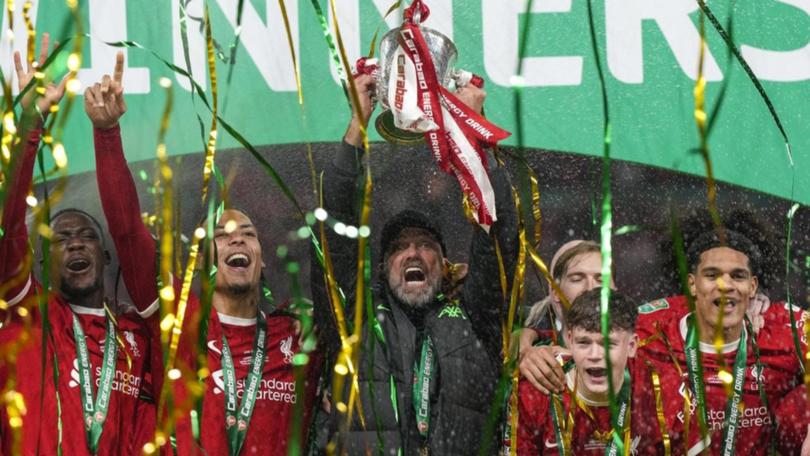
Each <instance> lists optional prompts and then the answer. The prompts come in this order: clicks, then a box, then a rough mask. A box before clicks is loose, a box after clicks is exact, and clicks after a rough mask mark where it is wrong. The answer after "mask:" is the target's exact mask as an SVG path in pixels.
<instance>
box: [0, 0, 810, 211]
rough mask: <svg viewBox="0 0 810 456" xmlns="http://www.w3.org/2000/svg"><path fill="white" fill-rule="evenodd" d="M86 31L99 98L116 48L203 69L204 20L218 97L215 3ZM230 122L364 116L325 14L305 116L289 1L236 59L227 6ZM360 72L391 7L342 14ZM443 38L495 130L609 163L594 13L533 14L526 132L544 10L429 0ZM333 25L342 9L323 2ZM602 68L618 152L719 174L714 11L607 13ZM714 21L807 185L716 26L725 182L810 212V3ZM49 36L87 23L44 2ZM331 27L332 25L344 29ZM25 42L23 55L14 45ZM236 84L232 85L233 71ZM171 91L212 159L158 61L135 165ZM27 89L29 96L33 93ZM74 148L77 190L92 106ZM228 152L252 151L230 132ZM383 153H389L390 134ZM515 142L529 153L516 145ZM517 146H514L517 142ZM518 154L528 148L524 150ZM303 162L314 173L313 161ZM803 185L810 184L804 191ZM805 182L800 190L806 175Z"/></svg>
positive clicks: (139, 115)
mask: <svg viewBox="0 0 810 456" xmlns="http://www.w3.org/2000/svg"><path fill="white" fill-rule="evenodd" d="M24 3H25V2H24V1H23V0H16V1H15V2H14V6H15V8H16V11H15V14H14V15H13V19H14V20H13V33H12V32H10V31H9V29H10V24H9V17H8V14H7V13H6V12H5V11H3V23H2V24H3V25H2V28H3V32H4V33H3V34H2V44H1V45H0V62H2V66H3V71H4V73H5V74H6V75H7V76H8V75H10V74H11V73H12V68H13V64H12V59H11V52H12V50H13V49H19V50H21V51H22V52H23V53H24V52H25V23H24V22H23V19H22V8H23V5H24ZM81 3H82V4H81V11H82V17H83V21H84V27H85V30H86V31H89V33H90V34H91V35H92V36H93V37H94V39H91V40H86V42H85V47H84V61H83V69H82V70H81V73H80V75H79V77H80V80H81V82H82V83H83V84H84V85H85V86H86V85H87V84H91V83H93V82H95V81H97V80H99V79H100V78H101V76H102V75H103V74H104V73H106V72H111V70H112V65H113V59H114V53H115V51H116V50H115V49H113V48H110V47H108V46H106V45H105V44H104V43H103V41H120V40H132V41H136V42H138V43H140V44H142V45H143V46H145V47H147V48H149V49H151V50H153V51H155V52H156V53H157V54H159V55H161V56H163V57H164V58H165V59H166V60H168V61H171V62H173V63H175V64H177V65H178V66H181V67H185V66H186V64H185V58H184V53H183V46H182V40H181V32H180V25H179V20H178V19H177V18H178V7H179V6H180V4H181V3H182V4H183V5H185V6H186V8H187V12H188V15H189V22H188V39H189V51H190V52H189V57H190V62H191V70H192V72H193V74H194V75H195V78H196V80H197V82H198V83H199V84H200V85H202V86H203V87H205V88H206V90H208V91H209V94H210V88H211V86H210V83H209V82H208V77H207V67H206V53H205V39H204V32H203V28H202V17H203V5H204V3H203V2H202V1H200V0H191V1H188V0H162V1H142V0H137V1H136V0H129V1H126V0H88V1H86V2H81ZM207 3H208V6H209V8H210V13H211V18H212V27H213V34H214V38H215V40H216V44H217V46H218V49H219V51H220V54H221V56H220V58H219V59H218V60H217V74H218V77H219V101H220V108H221V115H222V116H223V118H225V119H226V120H227V121H228V122H229V123H230V124H231V125H233V126H235V127H236V128H237V129H238V130H239V131H240V132H241V133H242V134H243V135H244V136H245V138H247V139H248V140H249V141H250V142H251V143H253V144H255V145H268V144H283V143H303V142H320V141H330V142H331V141H338V140H339V138H340V136H341V133H342V131H343V129H344V128H345V125H346V123H347V120H348V117H349V109H348V106H347V103H346V101H345V97H344V94H343V92H342V89H341V87H340V85H339V84H338V82H336V81H337V79H336V76H335V72H334V69H333V68H332V67H331V59H330V57H329V53H328V48H327V46H326V42H325V40H324V36H323V33H322V30H321V28H320V25H319V22H318V19H317V16H316V14H315V11H314V9H313V7H312V4H311V2H310V1H308V0H299V1H295V0H286V2H285V4H286V7H287V10H288V13H289V19H290V23H291V28H292V36H293V40H294V42H295V49H296V51H297V54H298V58H299V61H300V63H301V77H302V82H303V93H304V102H305V104H304V109H303V115H302V110H301V109H300V108H299V106H298V103H297V94H296V84H295V78H294V71H293V64H292V59H291V57H290V52H289V46H288V42H287V37H286V32H285V29H284V23H283V20H282V17H281V13H280V9H279V2H278V1H275V0H264V1H260V0H245V2H244V10H243V17H242V26H241V34H240V44H239V45H238V47H237V51H236V53H235V59H233V60H231V59H230V57H231V55H232V54H231V52H230V46H231V45H232V43H233V42H234V35H235V32H234V30H235V26H236V21H237V19H236V18H237V7H238V4H239V0H210V1H209V2H207ZM335 3H336V5H337V14H338V19H339V21H340V27H341V32H342V33H343V39H344V41H345V43H346V47H347V52H348V54H349V58H350V59H351V60H352V61H353V60H354V59H356V58H357V57H359V56H360V55H362V54H364V53H365V52H367V50H368V48H369V45H370V40H371V37H372V35H373V33H374V30H375V29H376V28H377V27H378V26H379V25H381V24H382V30H383V31H385V30H387V29H388V28H390V27H395V26H397V25H398V23H399V22H400V21H401V15H400V12H395V13H394V14H392V15H391V16H390V17H389V18H388V20H387V22H382V14H383V13H384V12H385V11H386V10H387V9H388V7H389V6H390V1H388V0H336V1H335ZM427 3H428V5H429V6H430V7H431V9H432V14H431V17H430V18H429V19H428V21H427V22H426V24H425V25H427V26H430V27H433V28H436V29H438V30H440V31H441V32H443V33H444V34H446V35H448V36H450V37H451V38H452V39H453V40H454V41H455V43H456V45H457V47H458V50H459V62H458V66H459V67H460V68H463V69H467V70H470V71H473V72H475V73H478V74H480V75H482V76H484V77H485V79H486V81H487V87H486V90H487V92H488V99H487V106H486V110H487V115H488V117H489V118H491V119H493V120H494V121H495V122H496V123H498V124H500V125H501V126H503V127H505V128H506V129H509V130H510V131H515V129H516V126H517V122H520V123H521V124H522V126H523V131H524V141H525V145H526V146H528V147H532V148H543V149H550V150H559V151H569V152H576V153H581V154H589V155H599V154H601V150H602V146H601V144H602V133H601V132H602V126H601V119H602V114H601V113H602V105H601V96H600V89H599V84H598V79H597V74H596V67H595V63H594V59H593V57H592V52H591V47H590V46H591V44H590V35H589V27H588V20H587V12H586V2H585V0H579V1H574V0H543V1H535V2H533V6H532V11H531V12H530V14H531V17H530V21H529V22H528V23H529V24H530V25H529V28H528V31H527V32H528V33H529V35H528V42H527V47H526V54H525V60H524V62H523V69H524V71H523V81H522V82H523V85H524V90H523V97H522V102H523V109H522V112H523V117H522V118H520V119H517V118H515V114H514V110H513V103H514V102H513V96H514V91H513V89H512V83H513V82H515V78H514V77H513V75H514V73H515V71H516V68H517V59H518V36H519V33H521V32H526V30H522V29H521V27H522V24H523V18H524V12H525V9H526V1H521V0H515V1H513V0H481V1H460V0H457V1H452V0H429V1H428V2H427ZM320 4H321V7H322V8H323V10H324V11H325V12H327V13H328V11H329V7H328V6H329V5H328V3H327V2H326V1H324V0H320ZM594 7H595V14H596V31H597V40H598V43H599V52H600V54H601V57H602V59H603V62H604V63H605V68H606V78H607V92H608V97H609V101H610V115H611V119H612V121H613V132H612V140H613V142H612V151H613V154H614V157H615V158H618V159H623V160H630V161H634V162H640V163H645V164H650V165H655V166H660V167H664V168H669V169H674V170H679V171H685V172H689V173H694V174H703V173H704V168H703V164H702V161H701V160H700V156H699V155H698V154H697V153H695V150H696V148H697V147H698V144H699V139H698V134H697V130H696V127H695V122H694V114H693V112H694V97H693V88H694V84H695V78H696V76H697V68H698V52H699V40H700V35H699V29H698V14H699V9H698V5H697V3H696V1H695V0H598V1H594ZM710 7H711V8H712V9H713V11H714V12H715V13H716V15H717V16H718V18H719V19H720V21H721V22H722V23H724V24H728V21H729V18H730V17H731V18H732V19H733V22H732V23H733V39H734V42H735V43H736V45H737V46H738V47H739V48H740V50H741V52H742V55H743V56H744V57H745V59H746V60H747V61H748V63H749V64H750V66H751V68H752V69H753V71H754V73H755V74H756V75H757V77H758V78H759V79H760V80H761V81H762V84H763V85H764V87H765V89H766V90H767V93H768V94H769V96H770V97H771V99H772V100H773V104H774V106H775V108H776V110H777V112H778V114H779V116H780V118H781V120H782V122H783V124H784V127H785V130H786V132H787V134H788V135H789V137H790V140H791V144H792V147H793V155H794V160H795V167H794V168H791V167H790V164H789V161H788V156H787V153H786V150H785V144H784V141H783V140H782V137H781V136H780V134H779V131H778V130H777V128H776V126H775V125H774V123H773V120H772V119H771V117H770V115H769V113H768V111H767V108H766V107H765V104H764V103H763V101H762V99H761V97H760V95H759V94H758V93H757V91H756V89H755V88H754V86H753V84H752V83H751V81H750V80H749V79H748V77H747V76H746V75H745V73H744V72H743V71H742V69H741V67H740V66H739V64H738V63H737V62H736V61H734V60H733V59H732V58H730V54H729V52H728V50H727V48H726V45H725V43H724V42H723V41H722V39H721V38H720V37H719V36H718V35H717V33H716V32H715V31H714V30H712V29H711V27H710V26H708V25H707V32H706V35H707V39H708V52H707V54H706V58H705V62H704V63H705V65H704V68H705V76H706V78H707V80H708V86H707V111H708V112H713V109H715V105H716V101H717V95H718V93H719V91H720V89H721V87H723V85H724V84H726V85H727V89H726V90H727V94H726V97H725V98H724V100H723V102H722V105H721V106H720V108H719V109H718V110H716V111H715V112H716V119H714V120H713V122H714V126H713V129H712V131H711V136H710V141H709V147H710V152H711V157H712V160H713V164H714V166H715V172H716V175H717V177H718V179H720V180H723V181H726V182H731V183H735V184H739V185H743V186H746V187H750V188H754V189H757V190H761V191H764V192H768V193H772V194H775V195H779V196H782V197H785V198H794V199H796V200H798V201H800V202H802V203H805V204H807V203H810V180H808V179H803V178H801V176H803V175H805V174H806V172H807V169H808V167H810V156H809V155H808V149H810V0H758V1H755V2H734V1H731V0H718V1H712V2H710ZM31 12H32V18H33V20H34V22H35V26H36V30H37V32H38V33H39V34H41V33H42V32H45V31H48V32H51V34H52V35H53V36H55V37H59V38H61V39H64V38H65V37H68V36H70V35H71V34H73V33H75V31H74V30H73V29H70V30H63V27H64V24H66V23H70V22H69V19H68V17H69V11H68V9H67V7H66V6H65V4H64V2H63V1H61V0H42V1H34V2H33V8H32V10H31ZM330 17H331V16H330ZM12 35H13V36H14V40H13V41H12V40H10V37H11V36H12ZM231 67H232V71H233V76H232V79H231V82H230V84H228V82H227V75H228V72H229V71H231ZM162 77H166V78H169V79H170V80H172V81H173V82H174V84H173V89H172V90H174V91H175V102H176V103H175V107H174V110H173V114H172V121H171V122H172V123H171V126H170V129H169V135H168V149H169V151H170V153H171V154H186V153H195V152H200V151H202V150H204V142H203V135H204V132H201V131H200V127H199V124H198V122H197V118H196V114H195V112H196V113H199V115H200V116H201V117H202V119H203V122H204V124H205V125H207V124H208V122H209V120H210V114H209V113H208V112H207V111H206V110H205V108H204V106H203V105H202V104H201V103H200V102H199V100H197V102H196V104H195V103H194V102H193V101H192V97H191V95H190V91H189V88H190V85H189V83H188V81H187V80H184V78H183V77H181V76H179V75H176V74H174V73H173V72H172V71H171V70H169V69H168V68H167V67H166V66H165V65H163V64H162V63H161V62H160V61H158V60H157V59H156V58H155V57H153V56H152V55H151V54H150V53H149V52H145V51H143V50H139V49H128V50H127V70H126V73H125V76H124V84H125V88H126V92H127V102H128V104H129V113H128V114H127V115H126V116H125V118H124V120H123V122H122V124H123V128H124V141H125V145H126V148H127V153H128V156H129V158H130V159H131V160H139V159H147V158H152V157H154V150H155V146H156V141H157V139H156V138H157V131H158V128H159V118H160V113H161V110H162V109H163V103H164V99H165V95H164V93H163V89H162V88H161V87H160V85H159V82H158V81H159V80H160V78H162ZM15 84H16V82H15ZM67 125H68V128H67V129H66V132H65V136H64V144H65V147H66V149H67V151H68V157H69V170H70V172H71V173H77V172H81V171H86V170H90V169H92V168H93V160H92V151H91V148H92V135H91V131H90V127H89V122H88V121H87V119H86V118H85V116H84V114H83V112H81V107H80V106H77V109H76V110H75V111H73V112H72V113H71V115H70V119H69V122H68V124H67ZM219 138H220V140H219V143H218V147H220V148H228V147H235V146H237V143H236V142H235V141H233V140H232V139H231V138H229V137H227V135H226V134H224V132H220V136H219ZM374 139H375V140H378V139H379V137H377V136H376V134H375V135H374ZM511 141H514V137H513V138H512V139H511ZM507 144H510V143H509V142H507ZM512 144H513V143H512ZM303 159H304V158H303V155H302V160H303ZM794 173H795V174H794ZM794 175H795V176H797V178H796V179H795V180H796V183H795V189H793V188H792V182H793V176H794Z"/></svg>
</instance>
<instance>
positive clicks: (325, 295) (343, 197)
mask: <svg viewBox="0 0 810 456" xmlns="http://www.w3.org/2000/svg"><path fill="white" fill-rule="evenodd" d="M361 154H362V152H361V150H360V149H357V148H355V147H353V146H351V145H349V144H346V143H343V144H342V146H341V148H340V150H339V151H338V152H337V153H336V154H335V156H334V157H333V159H332V161H331V162H330V163H329V164H328V165H327V166H326V167H325V169H324V172H323V206H324V207H323V208H324V209H325V210H326V211H327V213H328V214H329V217H330V218H331V219H334V220H338V221H340V222H343V223H345V224H347V225H355V226H356V225H357V223H358V220H359V216H358V213H359V208H358V207H357V201H358V198H357V193H358V179H359V176H360V170H361V169H362V168H361V162H360V157H361V156H362V155H361ZM333 224H334V223H333ZM325 232H326V241H327V247H328V249H329V255H330V257H331V260H332V270H333V273H334V277H335V280H336V281H337V283H338V285H339V286H340V288H341V289H342V290H343V291H344V292H345V293H346V303H353V302H354V288H355V287H354V284H355V279H356V272H357V271H356V269H357V267H356V264H357V241H356V240H353V239H349V238H347V237H345V236H340V235H338V234H336V233H335V231H334V230H333V229H332V228H331V227H330V224H329V223H327V224H326V226H325ZM315 233H316V235H318V237H319V241H320V231H319V228H318V225H316V231H315ZM322 247H323V246H322ZM310 262H311V269H310V271H311V273H310V286H311V289H312V290H311V291H312V301H313V306H314V311H315V312H314V313H315V315H314V319H315V325H316V326H317V328H318V331H319V333H320V341H321V342H320V343H321V347H322V349H325V350H326V351H334V350H337V349H339V348H340V338H339V333H338V329H337V320H336V318H335V313H334V311H333V306H332V303H331V300H330V296H329V289H328V287H327V284H326V275H325V274H324V268H322V267H321V264H320V262H319V261H318V255H317V252H315V248H314V246H313V247H312V248H311V252H310ZM344 309H345V311H346V312H345V316H346V319H347V320H350V319H351V318H352V314H351V313H350V312H351V309H353V306H352V305H347V306H346V307H345V308H344Z"/></svg>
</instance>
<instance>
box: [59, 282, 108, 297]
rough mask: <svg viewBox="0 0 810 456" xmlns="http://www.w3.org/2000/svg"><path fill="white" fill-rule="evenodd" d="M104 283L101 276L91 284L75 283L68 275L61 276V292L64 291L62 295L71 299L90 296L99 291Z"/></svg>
mask: <svg viewBox="0 0 810 456" xmlns="http://www.w3.org/2000/svg"><path fill="white" fill-rule="evenodd" d="M102 285H103V284H102V278H101V276H98V277H96V280H94V281H93V282H92V283H91V284H89V285H84V286H81V285H74V284H73V283H71V282H70V281H69V280H68V279H67V278H66V277H61V279H60V285H59V292H60V293H62V296H64V297H65V299H67V300H68V301H70V300H72V299H76V298H85V297H87V296H90V295H92V294H93V293H95V292H96V291H98V290H99V289H100V288H101V287H102Z"/></svg>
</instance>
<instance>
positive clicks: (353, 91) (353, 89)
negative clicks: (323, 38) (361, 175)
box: [329, 0, 369, 152]
mask: <svg viewBox="0 0 810 456" xmlns="http://www.w3.org/2000/svg"><path fill="white" fill-rule="evenodd" d="M329 7H330V8H331V10H332V25H333V26H334V27H335V39H336V41H337V45H338V50H339V51H340V58H341V60H342V62H343V69H344V70H345V71H346V74H352V71H351V66H350V65H349V58H348V57H347V56H346V47H345V46H344V45H343V36H342V35H341V34H340V26H339V25H338V20H337V11H336V10H335V0H329ZM348 79H349V95H350V97H351V101H352V105H354V106H358V107H359V106H360V96H359V95H358V94H357V85H356V84H355V83H354V78H348ZM360 117H362V116H360ZM365 122H366V121H365V119H360V135H361V136H362V137H363V149H364V150H365V151H366V152H368V149H369V145H368V132H367V131H366V124H365Z"/></svg>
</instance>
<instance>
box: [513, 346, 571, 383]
mask: <svg viewBox="0 0 810 456" xmlns="http://www.w3.org/2000/svg"><path fill="white" fill-rule="evenodd" d="M570 353H571V352H570V351H568V350H567V349H565V348H563V347H560V346H557V345H543V346H541V347H530V348H528V349H526V350H523V349H521V353H520V363H519V368H520V373H521V375H523V377H525V378H526V379H527V380H528V381H529V383H531V384H532V385H534V387H535V388H537V389H538V390H540V392H541V393H543V394H550V393H561V392H562V391H563V390H564V389H565V373H564V372H563V369H562V366H561V365H560V363H559V361H557V355H558V354H570Z"/></svg>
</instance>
